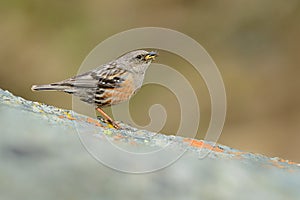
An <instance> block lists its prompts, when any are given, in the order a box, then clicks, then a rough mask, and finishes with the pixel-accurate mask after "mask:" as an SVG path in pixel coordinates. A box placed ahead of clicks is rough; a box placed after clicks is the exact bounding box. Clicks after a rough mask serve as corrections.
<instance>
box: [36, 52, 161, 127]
mask: <svg viewBox="0 0 300 200" xmlns="http://www.w3.org/2000/svg"><path fill="white" fill-rule="evenodd" d="M157 55H158V54H157V53H156V52H147V51H145V50H136V51H131V52H129V53H126V54H124V55H123V56H120V57H119V58H117V59H116V60H113V61H111V62H109V63H107V64H104V65H101V66H100V67H97V68H96V69H93V70H91V71H88V72H86V73H83V74H80V75H77V76H75V77H72V78H69V79H66V80H64V81H60V82H56V83H51V84H48V85H33V86H32V88H31V89H32V90H34V91H45V90H48V91H50V90H52V91H63V92H66V93H69V94H73V95H75V96H78V97H79V98H80V100H82V101H84V102H86V103H89V104H93V105H94V106H95V107H96V110H98V111H99V112H100V113H101V114H102V115H103V116H104V117H105V118H106V120H107V121H108V122H109V123H111V124H112V125H113V126H114V127H115V128H119V126H118V125H117V124H116V123H115V122H114V121H113V120H112V119H111V118H110V117H109V116H108V115H107V114H106V113H105V112H104V111H103V110H102V109H101V108H103V107H106V106H111V105H115V104H118V103H121V102H123V101H126V100H128V99H130V98H131V97H132V96H133V95H134V94H135V93H136V92H137V90H138V89H139V88H140V87H141V86H142V83H143V80H144V76H145V72H146V70H147V68H148V67H149V65H150V64H151V62H152V61H153V60H154V59H155V57H156V56H157Z"/></svg>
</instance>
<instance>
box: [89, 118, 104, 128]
mask: <svg viewBox="0 0 300 200" xmlns="http://www.w3.org/2000/svg"><path fill="white" fill-rule="evenodd" d="M86 121H87V122H88V123H91V124H95V125H96V126H100V127H103V125H102V124H100V123H99V122H98V121H97V120H95V119H92V118H87V119H86Z"/></svg>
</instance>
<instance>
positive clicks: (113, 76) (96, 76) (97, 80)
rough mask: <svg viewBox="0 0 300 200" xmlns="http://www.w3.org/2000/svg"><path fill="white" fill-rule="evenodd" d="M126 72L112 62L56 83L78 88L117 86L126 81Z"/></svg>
mask: <svg viewBox="0 0 300 200" xmlns="http://www.w3.org/2000/svg"><path fill="white" fill-rule="evenodd" d="M125 72H126V70H124V69H122V68H120V67H116V66H115V65H113V63H110V64H107V65H103V66H101V67H98V68H96V69H94V70H91V71H88V72H86V73H83V74H80V75H77V76H75V77H72V78H70V79H67V80H64V81H61V82H57V83H54V84H57V85H63V86H70V87H77V88H99V89H101V88H116V87H119V84H121V83H122V82H123V81H124V78H125V77H124V74H125Z"/></svg>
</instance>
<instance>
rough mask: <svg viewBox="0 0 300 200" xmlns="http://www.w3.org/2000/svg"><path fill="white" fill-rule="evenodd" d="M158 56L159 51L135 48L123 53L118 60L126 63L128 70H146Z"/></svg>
mask: <svg viewBox="0 0 300 200" xmlns="http://www.w3.org/2000/svg"><path fill="white" fill-rule="evenodd" d="M157 56H158V53H157V52H155V51H150V52H148V51H145V50H135V51H131V52H128V53H126V54H124V55H122V56H121V57H119V58H118V59H117V61H118V62H120V63H122V64H124V65H125V66H124V67H126V68H128V70H133V71H136V72H145V71H146V69H147V68H148V67H149V65H150V64H151V62H152V61H153V60H155V58H156V57H157Z"/></svg>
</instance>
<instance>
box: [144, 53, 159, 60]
mask: <svg viewBox="0 0 300 200" xmlns="http://www.w3.org/2000/svg"><path fill="white" fill-rule="evenodd" d="M157 56H158V53H157V52H154V51H151V52H149V53H148V54H147V55H146V56H145V60H146V61H148V60H155V58H156V57H157Z"/></svg>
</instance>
